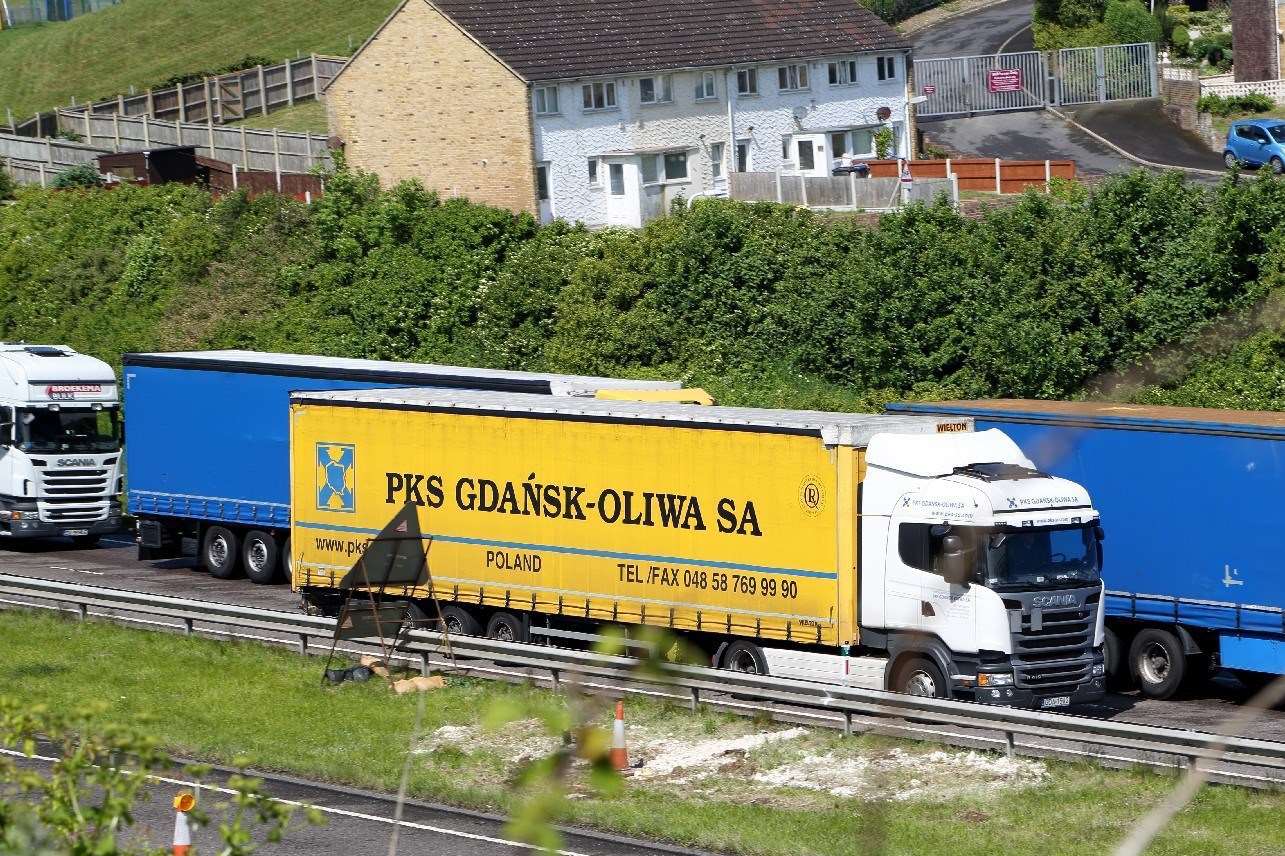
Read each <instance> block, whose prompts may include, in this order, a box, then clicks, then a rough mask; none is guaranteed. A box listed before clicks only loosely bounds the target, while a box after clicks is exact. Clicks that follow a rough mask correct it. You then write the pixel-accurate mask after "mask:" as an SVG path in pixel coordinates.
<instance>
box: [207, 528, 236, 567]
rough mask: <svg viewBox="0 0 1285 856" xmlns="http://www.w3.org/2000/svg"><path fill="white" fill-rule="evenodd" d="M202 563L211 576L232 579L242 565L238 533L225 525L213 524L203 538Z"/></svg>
mask: <svg viewBox="0 0 1285 856" xmlns="http://www.w3.org/2000/svg"><path fill="white" fill-rule="evenodd" d="M201 564H202V565H204V566H205V569H206V570H207V571H209V572H210V576H212V577H218V578H219V579H221V580H230V579H232V578H233V577H234V576H236V573H237V571H238V570H240V566H241V552H240V544H239V542H238V540H237V537H236V533H235V532H233V531H232V530H231V529H228V528H227V527H225V526H211V527H210V528H209V529H206V530H205V537H204V538H202V539H201Z"/></svg>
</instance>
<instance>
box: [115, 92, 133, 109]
mask: <svg viewBox="0 0 1285 856" xmlns="http://www.w3.org/2000/svg"><path fill="white" fill-rule="evenodd" d="M130 94H131V95H133V94H134V93H132V92H131V93H130ZM116 112H117V113H124V112H125V96H124V95H117V96H116Z"/></svg>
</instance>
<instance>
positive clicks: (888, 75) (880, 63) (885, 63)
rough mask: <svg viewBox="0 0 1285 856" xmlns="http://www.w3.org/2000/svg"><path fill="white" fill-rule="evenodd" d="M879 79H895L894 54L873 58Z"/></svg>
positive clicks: (895, 65) (895, 62)
mask: <svg viewBox="0 0 1285 856" xmlns="http://www.w3.org/2000/svg"><path fill="white" fill-rule="evenodd" d="M875 64H876V67H877V70H878V73H879V79H880V80H896V79H897V58H896V57H895V56H881V57H878V58H877V59H876V60H875Z"/></svg>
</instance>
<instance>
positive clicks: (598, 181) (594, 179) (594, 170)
mask: <svg viewBox="0 0 1285 856" xmlns="http://www.w3.org/2000/svg"><path fill="white" fill-rule="evenodd" d="M585 163H586V164H587V166H588V173H589V186H590V187H602V164H601V163H600V162H599V159H598V158H585Z"/></svg>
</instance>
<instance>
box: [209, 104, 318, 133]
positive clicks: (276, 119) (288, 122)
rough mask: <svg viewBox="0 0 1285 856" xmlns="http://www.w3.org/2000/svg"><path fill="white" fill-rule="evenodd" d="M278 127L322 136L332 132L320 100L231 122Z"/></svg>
mask: <svg viewBox="0 0 1285 856" xmlns="http://www.w3.org/2000/svg"><path fill="white" fill-rule="evenodd" d="M242 125H244V126H245V127H247V128H277V129H279V130H282V131H296V132H298V133H300V134H302V133H303V132H304V131H311V132H312V133H314V134H319V135H320V136H323V137H324V136H326V135H327V134H329V133H330V129H329V125H328V124H327V122H326V107H325V105H324V104H322V103H321V102H320V101H302V102H300V103H298V104H296V105H294V106H293V107H282V108H281V109H280V110H273V111H272V112H271V113H269V114H268V115H266V116H264V115H263V114H255V115H252V116H247V117H245V118H244V119H242V120H241V121H240V122H229V123H228V126H229V127H234V128H235V127H240V126H242Z"/></svg>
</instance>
